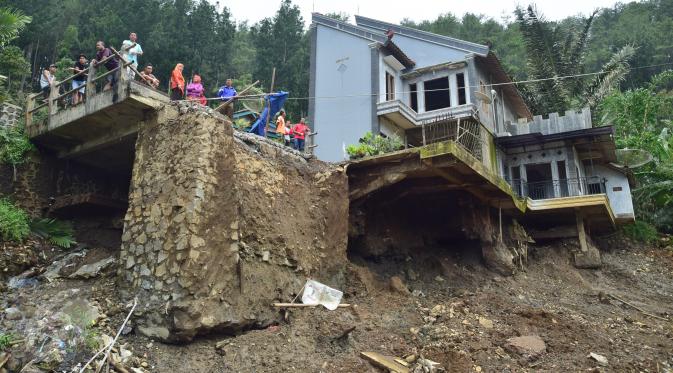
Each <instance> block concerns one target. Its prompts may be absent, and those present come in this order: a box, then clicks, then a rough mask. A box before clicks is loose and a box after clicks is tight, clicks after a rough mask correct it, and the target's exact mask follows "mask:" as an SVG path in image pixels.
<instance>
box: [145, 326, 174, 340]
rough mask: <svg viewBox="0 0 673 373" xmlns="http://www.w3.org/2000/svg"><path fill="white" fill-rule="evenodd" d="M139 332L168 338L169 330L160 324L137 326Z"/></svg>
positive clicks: (162, 338) (163, 338) (150, 336)
mask: <svg viewBox="0 0 673 373" xmlns="http://www.w3.org/2000/svg"><path fill="white" fill-rule="evenodd" d="M138 331H139V332H140V334H142V335H144V336H146V337H149V338H158V339H161V340H165V339H168V336H169V334H170V332H169V331H168V329H167V328H164V327H161V326H138Z"/></svg>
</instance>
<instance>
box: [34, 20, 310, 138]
mask: <svg viewBox="0 0 673 373" xmlns="http://www.w3.org/2000/svg"><path fill="white" fill-rule="evenodd" d="M119 55H121V56H122V57H123V58H124V60H126V61H128V62H130V64H129V65H127V66H126V69H125V70H126V71H125V73H126V74H127V75H128V77H129V78H130V79H135V77H136V72H137V71H138V70H137V69H138V66H139V57H140V56H142V55H143V49H142V47H141V46H140V44H139V43H138V35H137V34H136V33H135V32H132V33H130V34H129V38H128V39H127V40H124V41H123V42H122V46H121V48H120V51H119V54H117V51H115V50H114V49H113V48H110V47H106V46H105V43H104V42H103V41H98V42H96V55H95V57H94V58H93V59H92V60H91V61H90V62H89V61H88V60H87V58H86V55H84V54H80V55H78V56H77V61H76V62H75V64H74V65H73V67H71V68H70V70H72V71H73V73H74V74H75V77H74V78H73V79H72V86H71V90H72V91H73V93H72V96H71V103H72V104H73V105H77V104H79V103H82V102H84V100H85V94H86V82H87V77H88V71H89V70H88V68H89V66H90V65H93V66H98V65H101V64H102V65H103V66H104V67H105V69H106V70H107V71H108V72H111V71H114V72H113V73H110V74H108V75H107V76H106V79H107V81H106V83H105V86H104V87H103V90H109V89H112V88H113V87H114V86H115V85H116V84H117V82H118V80H119V72H120V71H121V70H122V69H118V68H119V66H120V65H119V64H120V59H119ZM184 68H185V66H184V64H182V63H178V64H177V65H175V68H174V69H173V71H172V72H171V78H170V82H169V89H170V97H171V100H173V101H179V100H183V99H184V98H186V99H187V100H190V101H196V102H198V103H200V104H201V105H206V104H207V102H208V99H207V98H206V96H205V89H204V87H203V83H202V80H201V76H200V75H199V74H197V73H195V74H194V75H193V76H192V78H191V81H190V82H189V84H185V78H184V76H183V75H182V72H183V70H184ZM56 70H57V67H56V65H55V64H51V65H49V67H48V68H46V69H44V71H43V72H42V74H41V76H40V88H41V90H42V94H43V95H44V98H45V100H48V98H49V95H50V93H51V88H52V86H53V84H54V82H55V78H56ZM138 75H139V78H140V79H139V80H140V82H141V83H144V84H146V85H148V86H149V87H152V88H154V89H158V88H159V79H158V78H157V77H156V76H155V75H154V67H153V66H152V64H147V65H145V67H144V68H143V70H142V71H139V72H138ZM237 94H238V93H237V92H236V89H235V88H234V87H233V81H232V79H227V80H226V82H225V84H224V85H223V86H222V87H220V89H219V90H218V92H217V98H218V99H219V100H221V101H223V102H229V101H231V100H232V99H233V98H234V97H236V96H237ZM222 107H223V111H224V114H225V115H227V116H229V117H230V118H233V107H234V106H233V105H232V104H229V105H224V106H222ZM309 132H310V130H309V127H308V126H307V125H306V124H305V121H304V118H302V119H301V120H300V121H299V123H296V124H294V125H292V124H291V123H290V121H289V120H287V121H286V114H285V111H284V110H281V111H280V114H279V115H278V119H277V120H276V133H277V134H279V135H281V136H283V141H284V143H285V145H287V146H292V147H293V148H294V149H297V150H299V151H304V144H305V141H306V136H307V135H308V133H309Z"/></svg>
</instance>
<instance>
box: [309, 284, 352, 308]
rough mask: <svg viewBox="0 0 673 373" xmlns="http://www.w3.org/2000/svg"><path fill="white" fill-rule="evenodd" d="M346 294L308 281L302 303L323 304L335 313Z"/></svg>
mask: <svg viewBox="0 0 673 373" xmlns="http://www.w3.org/2000/svg"><path fill="white" fill-rule="evenodd" d="M343 295H344V293H342V292H341V291H339V290H337V289H332V288H331V287H329V286H327V285H324V284H321V283H319V282H318V281H314V280H307V281H306V285H304V293H303V294H302V296H301V302H302V303H304V304H321V305H323V306H325V308H327V309H328V310H330V311H334V310H335V309H337V307H339V303H341V297H343Z"/></svg>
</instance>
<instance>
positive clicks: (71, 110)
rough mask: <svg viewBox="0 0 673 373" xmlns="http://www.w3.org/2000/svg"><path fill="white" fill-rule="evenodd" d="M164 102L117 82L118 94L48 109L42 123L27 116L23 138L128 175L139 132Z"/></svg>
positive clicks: (164, 97)
mask: <svg viewBox="0 0 673 373" xmlns="http://www.w3.org/2000/svg"><path fill="white" fill-rule="evenodd" d="M120 75H126V74H120ZM115 94H116V95H117V97H116V100H114V101H113V98H114V97H113V96H114V95H115ZM168 102H169V98H168V96H167V95H165V94H164V93H162V92H159V91H156V90H154V89H152V88H150V87H148V86H146V85H144V84H141V83H139V82H136V81H129V80H127V79H120V82H119V84H118V86H117V87H116V89H113V90H109V91H102V92H98V93H95V94H93V95H91V96H88V97H87V101H86V102H85V103H83V104H79V105H76V106H70V107H67V108H63V109H59V108H57V107H49V108H48V110H49V112H50V113H51V114H50V115H48V117H47V118H46V119H45V120H42V121H32V120H30V119H32V118H31V117H30V116H29V120H27V125H26V132H27V134H28V136H29V137H30V138H31V140H33V142H34V143H35V144H37V145H38V146H40V147H42V148H44V149H48V150H49V151H52V152H54V153H56V155H57V156H58V157H59V158H62V159H76V160H78V161H80V162H83V163H87V164H90V165H94V166H98V167H103V168H106V169H109V170H111V171H115V170H128V169H130V166H131V165H132V163H133V153H134V151H133V150H134V149H133V147H134V144H135V138H136V135H137V132H138V128H139V126H140V125H141V123H142V122H143V120H145V119H146V118H147V116H148V114H149V113H151V112H152V111H154V110H156V109H157V108H159V107H160V106H161V105H163V104H165V103H168ZM53 106H57V104H56V103H55V104H54V105H53ZM45 110H46V109H45Z"/></svg>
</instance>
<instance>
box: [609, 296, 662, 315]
mask: <svg viewBox="0 0 673 373" xmlns="http://www.w3.org/2000/svg"><path fill="white" fill-rule="evenodd" d="M607 295H608V297H610V298H612V299H614V300H618V301H620V302H622V303H624V304H626V305H627V306H630V307H632V308H634V309H636V310H637V311H640V313H642V314H643V315H645V316H649V317H653V318H655V319H657V320H662V321H669V320H668V319H666V318H664V317H661V316H657V315H653V314H651V313H649V312H647V311H645V310H643V309H642V308H640V307H638V306H636V305H635V304H633V303H629V302H627V301H625V300H624V299H621V298H619V297H617V296H615V295H612V294H610V293H607Z"/></svg>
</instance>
